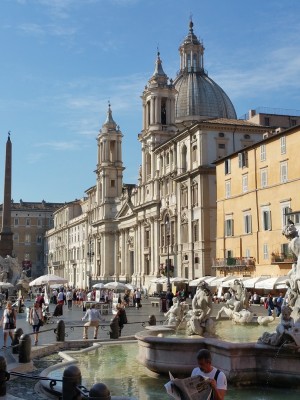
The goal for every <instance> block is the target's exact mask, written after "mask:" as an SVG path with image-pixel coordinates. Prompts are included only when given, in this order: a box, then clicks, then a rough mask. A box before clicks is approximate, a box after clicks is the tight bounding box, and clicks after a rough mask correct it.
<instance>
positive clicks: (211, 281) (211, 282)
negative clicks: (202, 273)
mask: <svg viewBox="0 0 300 400" xmlns="http://www.w3.org/2000/svg"><path fill="white" fill-rule="evenodd" d="M216 279H218V278H217V277H216V276H208V277H207V278H205V279H203V280H204V282H206V283H207V284H208V286H214V281H215V280H216Z"/></svg>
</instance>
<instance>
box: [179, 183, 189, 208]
mask: <svg viewBox="0 0 300 400" xmlns="http://www.w3.org/2000/svg"><path fill="white" fill-rule="evenodd" d="M187 205H188V189H187V186H186V185H182V186H181V208H184V207H187Z"/></svg>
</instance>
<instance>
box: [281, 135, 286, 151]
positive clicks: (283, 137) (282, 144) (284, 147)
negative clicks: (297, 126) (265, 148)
mask: <svg viewBox="0 0 300 400" xmlns="http://www.w3.org/2000/svg"><path fill="white" fill-rule="evenodd" d="M280 153H281V154H285V153H286V137H285V136H281V138H280Z"/></svg>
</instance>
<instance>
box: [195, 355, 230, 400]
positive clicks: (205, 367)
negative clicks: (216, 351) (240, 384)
mask: <svg viewBox="0 0 300 400" xmlns="http://www.w3.org/2000/svg"><path fill="white" fill-rule="evenodd" d="M197 362H198V367H197V368H194V369H193V371H192V375H191V376H195V375H201V376H203V377H204V378H208V380H209V383H210V385H211V387H212V397H211V398H210V399H211V400H224V399H225V394H226V391H227V379H226V376H225V374H224V372H222V371H220V370H219V369H217V368H215V367H213V366H212V364H211V354H210V352H209V351H208V350H207V349H201V350H199V351H198V353H197Z"/></svg>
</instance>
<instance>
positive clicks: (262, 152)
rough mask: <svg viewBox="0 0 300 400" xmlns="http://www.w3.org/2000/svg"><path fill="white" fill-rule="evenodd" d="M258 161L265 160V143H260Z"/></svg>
mask: <svg viewBox="0 0 300 400" xmlns="http://www.w3.org/2000/svg"><path fill="white" fill-rule="evenodd" d="M260 161H266V145H265V144H262V145H261V146H260Z"/></svg>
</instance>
